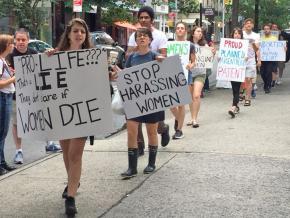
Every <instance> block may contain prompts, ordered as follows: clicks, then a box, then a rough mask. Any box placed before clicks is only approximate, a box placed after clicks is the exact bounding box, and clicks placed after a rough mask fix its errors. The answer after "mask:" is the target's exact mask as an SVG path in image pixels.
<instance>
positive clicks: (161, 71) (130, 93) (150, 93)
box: [117, 56, 191, 119]
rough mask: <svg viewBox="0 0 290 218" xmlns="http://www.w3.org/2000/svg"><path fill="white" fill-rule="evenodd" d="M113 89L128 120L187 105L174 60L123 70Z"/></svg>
mask: <svg viewBox="0 0 290 218" xmlns="http://www.w3.org/2000/svg"><path fill="white" fill-rule="evenodd" d="M117 86H118V89H119V92H120V96H121V98H122V100H123V104H124V109H125V113H126V116H127V118H128V119H130V118H134V117H138V116H141V115H146V114H151V113H154V112H158V111H163V110H165V109H166V108H171V107H174V106H178V105H185V104H188V103H189V102H191V96H190V94H189V91H188V85H187V81H186V79H185V77H184V73H183V69H182V66H181V63H180V59H179V57H178V56H172V57H168V58H166V59H165V60H163V61H162V62H158V61H151V62H148V63H145V64H141V65H138V66H134V67H130V68H127V69H125V70H123V71H121V72H120V73H119V74H118V79H117Z"/></svg>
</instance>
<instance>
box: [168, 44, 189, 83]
mask: <svg viewBox="0 0 290 218" xmlns="http://www.w3.org/2000/svg"><path fill="white" fill-rule="evenodd" d="M174 55H179V57H180V60H181V65H182V68H183V72H184V76H185V78H186V80H187V81H188V70H187V69H186V66H187V65H188V63H189V57H190V56H189V55H190V42H188V41H168V42H167V57H171V56H174Z"/></svg>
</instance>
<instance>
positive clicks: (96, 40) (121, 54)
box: [91, 31, 125, 68]
mask: <svg viewBox="0 0 290 218" xmlns="http://www.w3.org/2000/svg"><path fill="white" fill-rule="evenodd" d="M91 40H92V43H93V44H94V45H95V46H101V47H104V48H106V49H107V51H108V62H109V65H114V64H117V65H118V66H119V67H121V68H124V66H125V50H124V49H123V48H122V47H121V46H119V45H118V43H117V42H115V41H114V40H113V39H112V37H111V36H110V35H109V34H107V33H106V32H104V31H95V32H91Z"/></svg>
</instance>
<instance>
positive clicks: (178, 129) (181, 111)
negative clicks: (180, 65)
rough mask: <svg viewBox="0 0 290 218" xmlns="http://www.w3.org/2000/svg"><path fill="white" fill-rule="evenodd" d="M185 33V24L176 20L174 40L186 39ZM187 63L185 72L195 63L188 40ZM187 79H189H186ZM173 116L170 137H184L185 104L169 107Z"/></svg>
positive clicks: (191, 46) (193, 49) (191, 45)
mask: <svg viewBox="0 0 290 218" xmlns="http://www.w3.org/2000/svg"><path fill="white" fill-rule="evenodd" d="M186 35H187V25H186V24H185V23H183V22H178V23H177V24H176V26H175V36H176V41H186ZM189 53H190V54H189V57H188V58H189V64H188V65H187V66H186V69H187V72H184V73H185V74H186V73H187V74H188V69H192V68H193V67H194V64H195V48H194V45H193V43H192V42H190V52H189ZM188 81H189V80H188ZM189 82H190V84H191V83H192V77H191V78H190V81H189ZM170 110H171V112H172V114H173V116H174V117H175V122H174V130H175V134H174V135H173V137H172V139H182V138H183V137H184V135H183V132H182V127H183V123H184V118H185V106H184V105H182V106H177V107H173V108H170Z"/></svg>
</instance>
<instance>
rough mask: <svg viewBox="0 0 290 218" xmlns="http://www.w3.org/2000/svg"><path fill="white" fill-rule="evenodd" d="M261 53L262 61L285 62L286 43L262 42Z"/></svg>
mask: <svg viewBox="0 0 290 218" xmlns="http://www.w3.org/2000/svg"><path fill="white" fill-rule="evenodd" d="M260 53H261V60H262V61H285V60H286V41H261V43H260Z"/></svg>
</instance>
